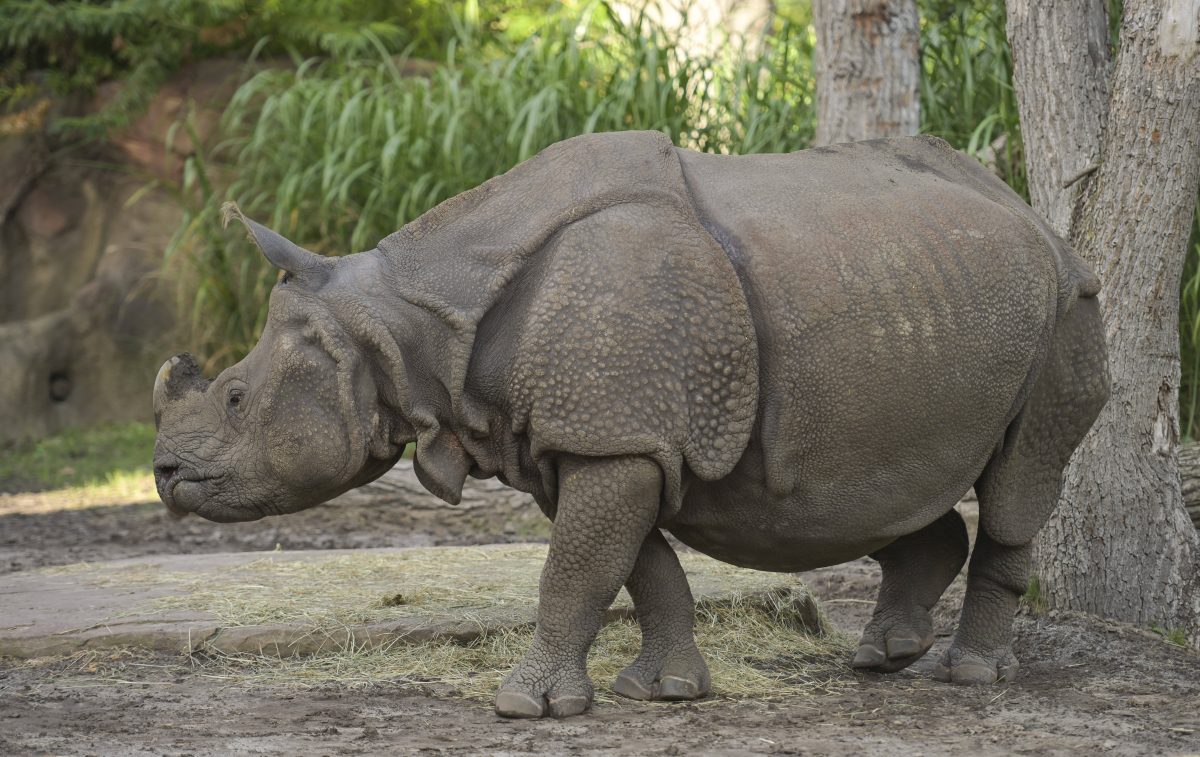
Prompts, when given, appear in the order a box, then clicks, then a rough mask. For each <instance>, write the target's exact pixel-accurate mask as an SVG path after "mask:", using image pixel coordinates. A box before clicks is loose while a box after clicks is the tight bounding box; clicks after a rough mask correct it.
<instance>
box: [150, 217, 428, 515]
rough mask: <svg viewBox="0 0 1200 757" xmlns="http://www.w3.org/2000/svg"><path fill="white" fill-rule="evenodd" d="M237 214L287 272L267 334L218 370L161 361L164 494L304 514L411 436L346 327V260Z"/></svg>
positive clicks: (158, 477) (383, 463) (188, 359)
mask: <svg viewBox="0 0 1200 757" xmlns="http://www.w3.org/2000/svg"><path fill="white" fill-rule="evenodd" d="M231 217H232V218H236V219H237V220H239V221H241V222H242V223H243V224H244V225H245V226H246V229H247V230H248V231H249V232H250V236H251V238H252V239H253V240H254V242H255V244H257V246H258V247H259V249H260V250H261V251H262V253H263V254H264V255H265V256H266V258H267V259H268V260H269V261H270V262H271V263H272V264H273V265H275V266H276V267H278V268H280V269H282V270H283V271H284V274H283V276H282V278H281V279H280V283H279V284H278V285H277V286H276V287H275V289H274V290H273V291H272V293H271V298H270V306H269V313H268V317H267V323H266V326H265V328H264V329H263V332H262V336H261V338H260V339H259V342H258V344H257V345H255V347H254V348H253V349H252V350H251V351H250V353H249V354H248V355H247V356H246V357H245V359H244V360H242V361H241V362H239V363H237V364H236V365H234V366H232V367H230V368H228V369H226V370H225V371H223V372H222V373H221V374H220V375H219V376H217V377H216V378H215V379H211V380H209V379H206V378H204V377H203V376H202V375H201V370H200V367H199V366H198V365H197V363H196V361H195V359H193V358H192V356H191V355H189V354H182V355H177V356H175V357H172V358H170V359H169V360H168V361H167V362H166V363H165V364H163V366H162V368H160V369H159V372H158V377H157V379H156V381H155V386H154V417H155V424H156V426H157V429H158V436H157V439H156V442H155V448H154V477H155V483H156V484H157V487H158V492H159V495H160V496H161V497H162V500H163V502H164V503H165V504H166V506H167V508H168V509H169V510H170V511H171V512H172V513H174V514H176V515H185V514H187V513H196V514H198V515H201V516H203V517H205V518H207V519H209V520H215V521H222V522H228V521H241V520H254V519H257V518H261V517H263V516H266V515H278V514H283V513H289V512H295V511H297V510H302V509H304V508H306V507H311V506H313V505H315V504H318V503H320V502H323V501H325V500H327V499H329V498H331V497H334V496H336V495H338V494H340V493H342V492H343V491H346V490H348V489H351V488H353V487H355V486H359V485H361V484H363V483H366V482H368V481H370V480H372V479H374V478H376V477H378V476H379V475H382V474H383V473H384V472H385V471H387V470H388V469H389V468H391V467H392V465H394V464H395V462H396V460H397V459H398V458H399V456H400V452H401V451H402V450H403V444H404V442H405V438H404V437H405V436H406V435H407V432H406V430H405V429H404V428H402V426H403V422H402V421H400V420H399V419H398V418H396V417H394V416H393V415H391V414H388V413H387V411H386V409H385V408H382V407H381V406H380V405H379V396H378V395H379V392H378V388H377V386H376V385H375V380H374V378H373V376H372V372H371V370H370V368H369V366H366V365H364V361H363V360H362V358H361V356H360V355H358V354H357V353H355V352H354V351H353V350H352V349H351V348H348V347H347V346H346V343H347V340H346V339H345V338H344V334H342V333H340V332H341V330H342V326H341V322H340V319H339V317H338V315H337V312H336V310H337V307H338V304H337V303H338V301H339V300H338V296H337V292H338V290H339V279H343V278H345V271H344V270H339V269H340V268H344V267H345V266H344V264H343V261H340V260H338V259H335V258H325V257H322V256H320V255H316V254H314V253H312V252H309V251H307V250H304V249H302V248H301V247H299V246H297V245H295V244H294V243H292V242H290V241H288V240H287V239H285V238H283V237H282V236H280V235H279V234H276V233H275V232H273V231H271V230H269V229H267V228H265V227H263V226H260V225H259V224H257V223H254V222H253V221H251V220H249V219H247V218H245V217H244V216H242V215H241V213H240V212H239V211H238V210H237V209H236V208H235V207H233V206H227V208H226V221H227V222H228V220H229V219H230V218H231ZM385 416H386V421H387V422H386V423H385V422H384V417H385Z"/></svg>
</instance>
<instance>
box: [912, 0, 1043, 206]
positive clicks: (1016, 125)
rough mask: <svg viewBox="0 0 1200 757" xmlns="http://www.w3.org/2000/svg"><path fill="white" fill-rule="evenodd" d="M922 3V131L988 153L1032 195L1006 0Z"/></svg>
mask: <svg viewBox="0 0 1200 757" xmlns="http://www.w3.org/2000/svg"><path fill="white" fill-rule="evenodd" d="M919 6H920V13H921V65H922V72H921V132H922V133H925V134H934V135H936V136H939V137H941V138H943V139H945V140H946V141H947V142H949V143H950V144H952V145H954V146H955V147H958V148H959V149H962V150H966V151H967V152H968V153H970V154H972V155H975V156H978V157H989V159H990V160H989V162H993V163H994V165H995V167H996V171H997V173H999V174H1000V176H1001V177H1003V178H1004V180H1005V181H1006V182H1008V184H1009V185H1010V186H1011V187H1012V188H1013V189H1015V190H1016V191H1017V193H1018V194H1020V195H1022V196H1023V197H1026V198H1028V196H1029V189H1028V184H1027V181H1026V177H1025V159H1024V157H1023V154H1022V151H1021V125H1020V118H1019V114H1018V112H1017V101H1016V94H1015V93H1014V91H1013V86H1012V53H1011V51H1010V49H1009V46H1008V38H1007V37H1006V35H1005V31H1004V4H1003V3H994V2H988V0H971V1H970V2H955V1H952V0H921V2H920V3H919ZM993 145H995V147H993Z"/></svg>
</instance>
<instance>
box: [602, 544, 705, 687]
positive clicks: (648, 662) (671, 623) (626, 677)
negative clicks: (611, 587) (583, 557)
mask: <svg viewBox="0 0 1200 757" xmlns="http://www.w3.org/2000/svg"><path fill="white" fill-rule="evenodd" d="M625 588H627V589H628V590H629V595H630V596H631V597H633V604H634V609H635V611H636V613H637V619H638V625H639V626H640V627H641V630H642V649H641V652H640V653H639V654H638V656H637V659H636V660H635V661H634V662H633V663H632V664H631V665H629V667H627V668H625V669H624V670H622V671H621V672H620V673H619V674H618V675H617V678H616V681H614V682H613V691H615V692H616V693H618V694H620V695H621V696H624V697H628V698H630V699H643V700H647V699H649V700H684V699H699V698H700V697H703V696H705V695H706V694H708V691H709V687H710V679H709V674H708V665H707V664H705V662H704V657H703V656H701V654H700V650H699V649H697V648H696V640H695V636H694V634H693V623H694V620H695V608H694V602H693V600H692V592H691V589H690V588H689V587H688V582H687V575H686V574H684V572H683V568H682V567H681V566H680V565H679V558H678V557H676V556H675V550H674V549H672V548H671V545H670V544H668V543H667V540H666V538H664V537H663V535H662V532H660V531H659V530H658V529H654V530H652V531H651V532H650V535H649V536H647V537H646V541H645V542H644V543H643V544H642V549H641V551H640V552H639V553H638V558H637V563H636V564H635V565H634V568H633V572H632V573H631V574H630V576H629V580H628V581H626V582H625Z"/></svg>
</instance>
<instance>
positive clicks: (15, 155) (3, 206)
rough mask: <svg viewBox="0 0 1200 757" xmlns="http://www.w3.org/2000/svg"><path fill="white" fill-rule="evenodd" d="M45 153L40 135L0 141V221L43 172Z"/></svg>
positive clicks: (38, 133)
mask: <svg viewBox="0 0 1200 757" xmlns="http://www.w3.org/2000/svg"><path fill="white" fill-rule="evenodd" d="M46 160H47V150H46V143H45V139H43V137H42V135H41V133H40V132H36V133H33V134H18V135H14V136H10V137H3V138H0V176H2V177H4V180H3V181H2V182H0V221H3V220H4V219H5V218H7V217H8V214H9V211H11V210H12V209H13V208H15V207H16V206H17V203H18V202H20V200H21V198H22V197H23V196H24V195H25V191H26V190H27V189H28V188H29V185H30V183H32V182H33V180H34V179H36V178H37V176H38V175H39V174H40V173H41V172H42V171H43V170H44V169H45V167H46Z"/></svg>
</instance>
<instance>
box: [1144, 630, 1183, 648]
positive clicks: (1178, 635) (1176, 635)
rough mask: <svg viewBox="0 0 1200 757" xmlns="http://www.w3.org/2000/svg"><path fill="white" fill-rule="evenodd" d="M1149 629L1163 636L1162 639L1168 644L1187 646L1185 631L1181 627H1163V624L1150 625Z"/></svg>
mask: <svg viewBox="0 0 1200 757" xmlns="http://www.w3.org/2000/svg"><path fill="white" fill-rule="evenodd" d="M1150 630H1151V631H1153V632H1154V633H1156V634H1158V635H1159V636H1161V637H1163V641H1165V642H1167V643H1168V644H1174V645H1175V646H1177V647H1188V646H1190V644H1188V636H1187V631H1186V630H1185V629H1183V628H1164V627H1163V626H1150Z"/></svg>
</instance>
